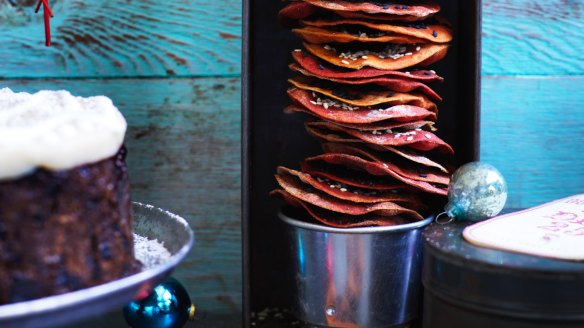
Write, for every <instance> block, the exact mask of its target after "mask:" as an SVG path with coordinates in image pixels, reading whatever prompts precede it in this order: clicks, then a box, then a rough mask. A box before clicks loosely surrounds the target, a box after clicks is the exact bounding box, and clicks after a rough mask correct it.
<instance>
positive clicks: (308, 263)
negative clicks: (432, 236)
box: [279, 212, 432, 328]
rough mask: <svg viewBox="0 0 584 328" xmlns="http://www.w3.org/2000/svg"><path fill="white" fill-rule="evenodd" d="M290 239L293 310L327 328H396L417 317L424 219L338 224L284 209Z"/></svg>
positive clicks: (283, 215) (427, 221)
mask: <svg viewBox="0 0 584 328" xmlns="http://www.w3.org/2000/svg"><path fill="white" fill-rule="evenodd" d="M279 217H280V219H281V220H282V221H283V222H284V223H285V226H286V231H287V235H288V238H289V241H290V243H289V244H290V249H289V251H290V252H289V254H290V258H291V270H290V271H291V273H292V275H293V278H292V280H293V282H294V286H293V288H292V295H291V299H292V310H293V312H294V314H295V315H296V317H298V318H299V319H301V320H303V321H306V322H309V323H312V324H316V325H321V326H327V327H371V328H374V327H391V326H396V325H401V324H405V323H408V322H410V321H412V320H413V319H414V318H415V317H416V316H417V314H418V311H419V305H420V300H421V281H420V278H421V277H420V276H421V269H422V237H421V231H422V228H423V227H425V226H427V225H428V224H430V223H431V222H432V218H428V219H426V220H423V221H419V222H415V223H411V224H406V225H399V226H391V227H367V228H352V229H338V228H331V227H326V226H322V225H317V224H312V223H307V222H304V221H300V220H296V219H294V218H292V217H291V216H289V215H287V214H285V212H280V214H279Z"/></svg>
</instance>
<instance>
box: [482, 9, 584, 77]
mask: <svg viewBox="0 0 584 328" xmlns="http://www.w3.org/2000/svg"><path fill="white" fill-rule="evenodd" d="M483 11H484V13H483V15H484V16H483V73H484V74H486V75H579V74H582V73H584V41H583V40H584V1H568V0H549V1H529V0H484V1H483Z"/></svg>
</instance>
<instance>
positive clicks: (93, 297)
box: [0, 203, 194, 328]
mask: <svg viewBox="0 0 584 328" xmlns="http://www.w3.org/2000/svg"><path fill="white" fill-rule="evenodd" d="M132 210H133V212H134V232H135V233H136V234H138V235H140V236H143V237H147V238H148V239H158V241H159V242H162V243H164V246H165V248H167V249H168V251H169V252H170V254H171V255H172V256H171V257H170V258H169V259H168V260H167V261H165V262H164V263H162V264H160V265H158V266H155V267H152V268H150V269H144V270H142V271H141V272H138V273H136V274H134V275H131V276H128V277H126V278H122V279H119V280H115V281H112V282H109V283H106V284H102V285H98V286H95V287H91V288H87V289H82V290H78V291H75V292H71V293H66V294H61V295H56V296H50V297H45V298H40V299H36V300H32V301H27V302H20V303H15V304H8V305H3V306H0V327H2V328H12V327H14V328H16V327H18V328H26V327H31V328H43V327H60V326H63V325H66V324H70V323H74V322H76V321H79V320H82V319H88V318H91V317H94V316H98V315H100V314H104V313H107V312H109V311H112V310H115V309H116V308H119V309H121V308H122V307H123V306H124V305H125V304H127V303H128V302H130V301H132V300H133V299H135V298H136V296H137V295H140V294H144V293H148V292H149V291H150V290H151V289H152V288H153V287H154V286H156V285H158V284H159V283H160V282H162V281H163V280H164V279H166V278H167V277H168V276H169V275H170V273H171V272H172V270H173V269H174V268H175V267H176V266H177V265H178V264H179V263H180V262H181V261H182V260H183V259H184V258H185V257H186V256H187V254H188V253H189V251H190V250H191V248H192V246H193V243H194V235H193V231H192V230H191V228H190V227H189V225H188V224H187V222H186V221H185V220H184V219H183V218H181V217H180V216H178V215H175V214H172V213H170V212H167V211H165V210H162V209H159V208H156V207H154V206H151V205H145V204H140V203H133V204H132Z"/></svg>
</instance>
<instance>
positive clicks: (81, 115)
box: [0, 88, 126, 180]
mask: <svg viewBox="0 0 584 328" xmlns="http://www.w3.org/2000/svg"><path fill="white" fill-rule="evenodd" d="M125 133H126V120H125V119H124V117H123V116H122V114H121V113H120V112H119V111H118V109H117V108H116V107H115V106H114V104H113V103H112V101H111V100H110V99H109V98H107V97H104V96H98V97H90V98H82V97H74V96H72V95H71V94H70V93H69V92H68V91H40V92H37V93H35V94H29V93H25V92H20V93H14V92H12V91H11V90H10V89H8V88H4V89H0V180H2V179H10V178H16V177H18V176H21V175H24V174H26V173H29V172H31V171H33V170H34V169H36V168H39V167H40V168H45V169H49V170H54V171H57V170H66V169H71V168H74V167H76V166H79V165H82V164H89V163H94V162H98V161H101V160H103V159H106V158H108V157H111V156H113V155H115V154H116V153H117V151H118V150H119V148H120V147H121V146H122V143H123V141H124V135H125Z"/></svg>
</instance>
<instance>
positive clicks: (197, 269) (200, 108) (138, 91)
mask: <svg viewBox="0 0 584 328" xmlns="http://www.w3.org/2000/svg"><path fill="white" fill-rule="evenodd" d="M4 86H8V87H11V88H13V89H15V90H18V91H29V92H32V91H36V90H40V89H67V90H70V91H71V92H72V93H74V94H78V95H83V96H89V95H95V94H105V95H108V96H109V97H111V98H112V99H113V101H114V103H115V104H116V105H117V106H118V108H119V109H120V110H121V111H122V112H123V114H124V115H125V117H126V119H127V121H128V124H129V131H128V133H127V138H126V140H127V142H126V146H127V147H128V152H129V154H128V164H129V170H130V178H131V183H132V184H131V185H132V196H133V199H134V200H137V201H141V202H145V203H150V204H153V205H156V206H159V207H162V208H164V209H167V210H169V211H172V212H174V213H177V214H180V215H183V216H184V217H185V218H187V219H188V221H189V223H190V224H191V226H192V227H193V229H194V231H195V235H196V245H195V249H194V251H193V252H192V253H191V254H190V256H189V257H188V259H187V260H186V261H185V262H184V263H183V264H182V265H181V266H180V268H179V269H178V270H177V271H176V272H175V273H174V276H175V277H176V278H177V279H179V280H180V281H181V282H182V283H183V284H184V285H185V287H187V289H188V291H189V294H190V296H191V298H192V299H193V301H194V302H195V303H196V304H197V305H198V308H199V310H200V311H201V314H202V315H203V314H206V315H207V317H208V318H217V317H218V316H229V317H230V318H232V319H233V318H235V319H234V320H239V314H240V311H241V241H240V240H241V238H240V224H241V221H240V216H241V214H240V206H241V200H240V190H241V181H240V170H241V164H240V163H241V156H240V141H239V140H240V129H241V123H240V105H239V104H240V80H239V79H233V78H209V79H146V80H145V79H141V80H137V79H116V80H81V81H77V80H48V81H45V80H40V81H36V80H35V81H32V80H27V81H22V80H4V81H1V80H0V87H4ZM237 322H238V321H235V322H233V321H232V322H231V323H232V324H233V325H232V326H233V327H235V326H237ZM213 324H214V323H213V322H209V323H208V325H206V326H213Z"/></svg>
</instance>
